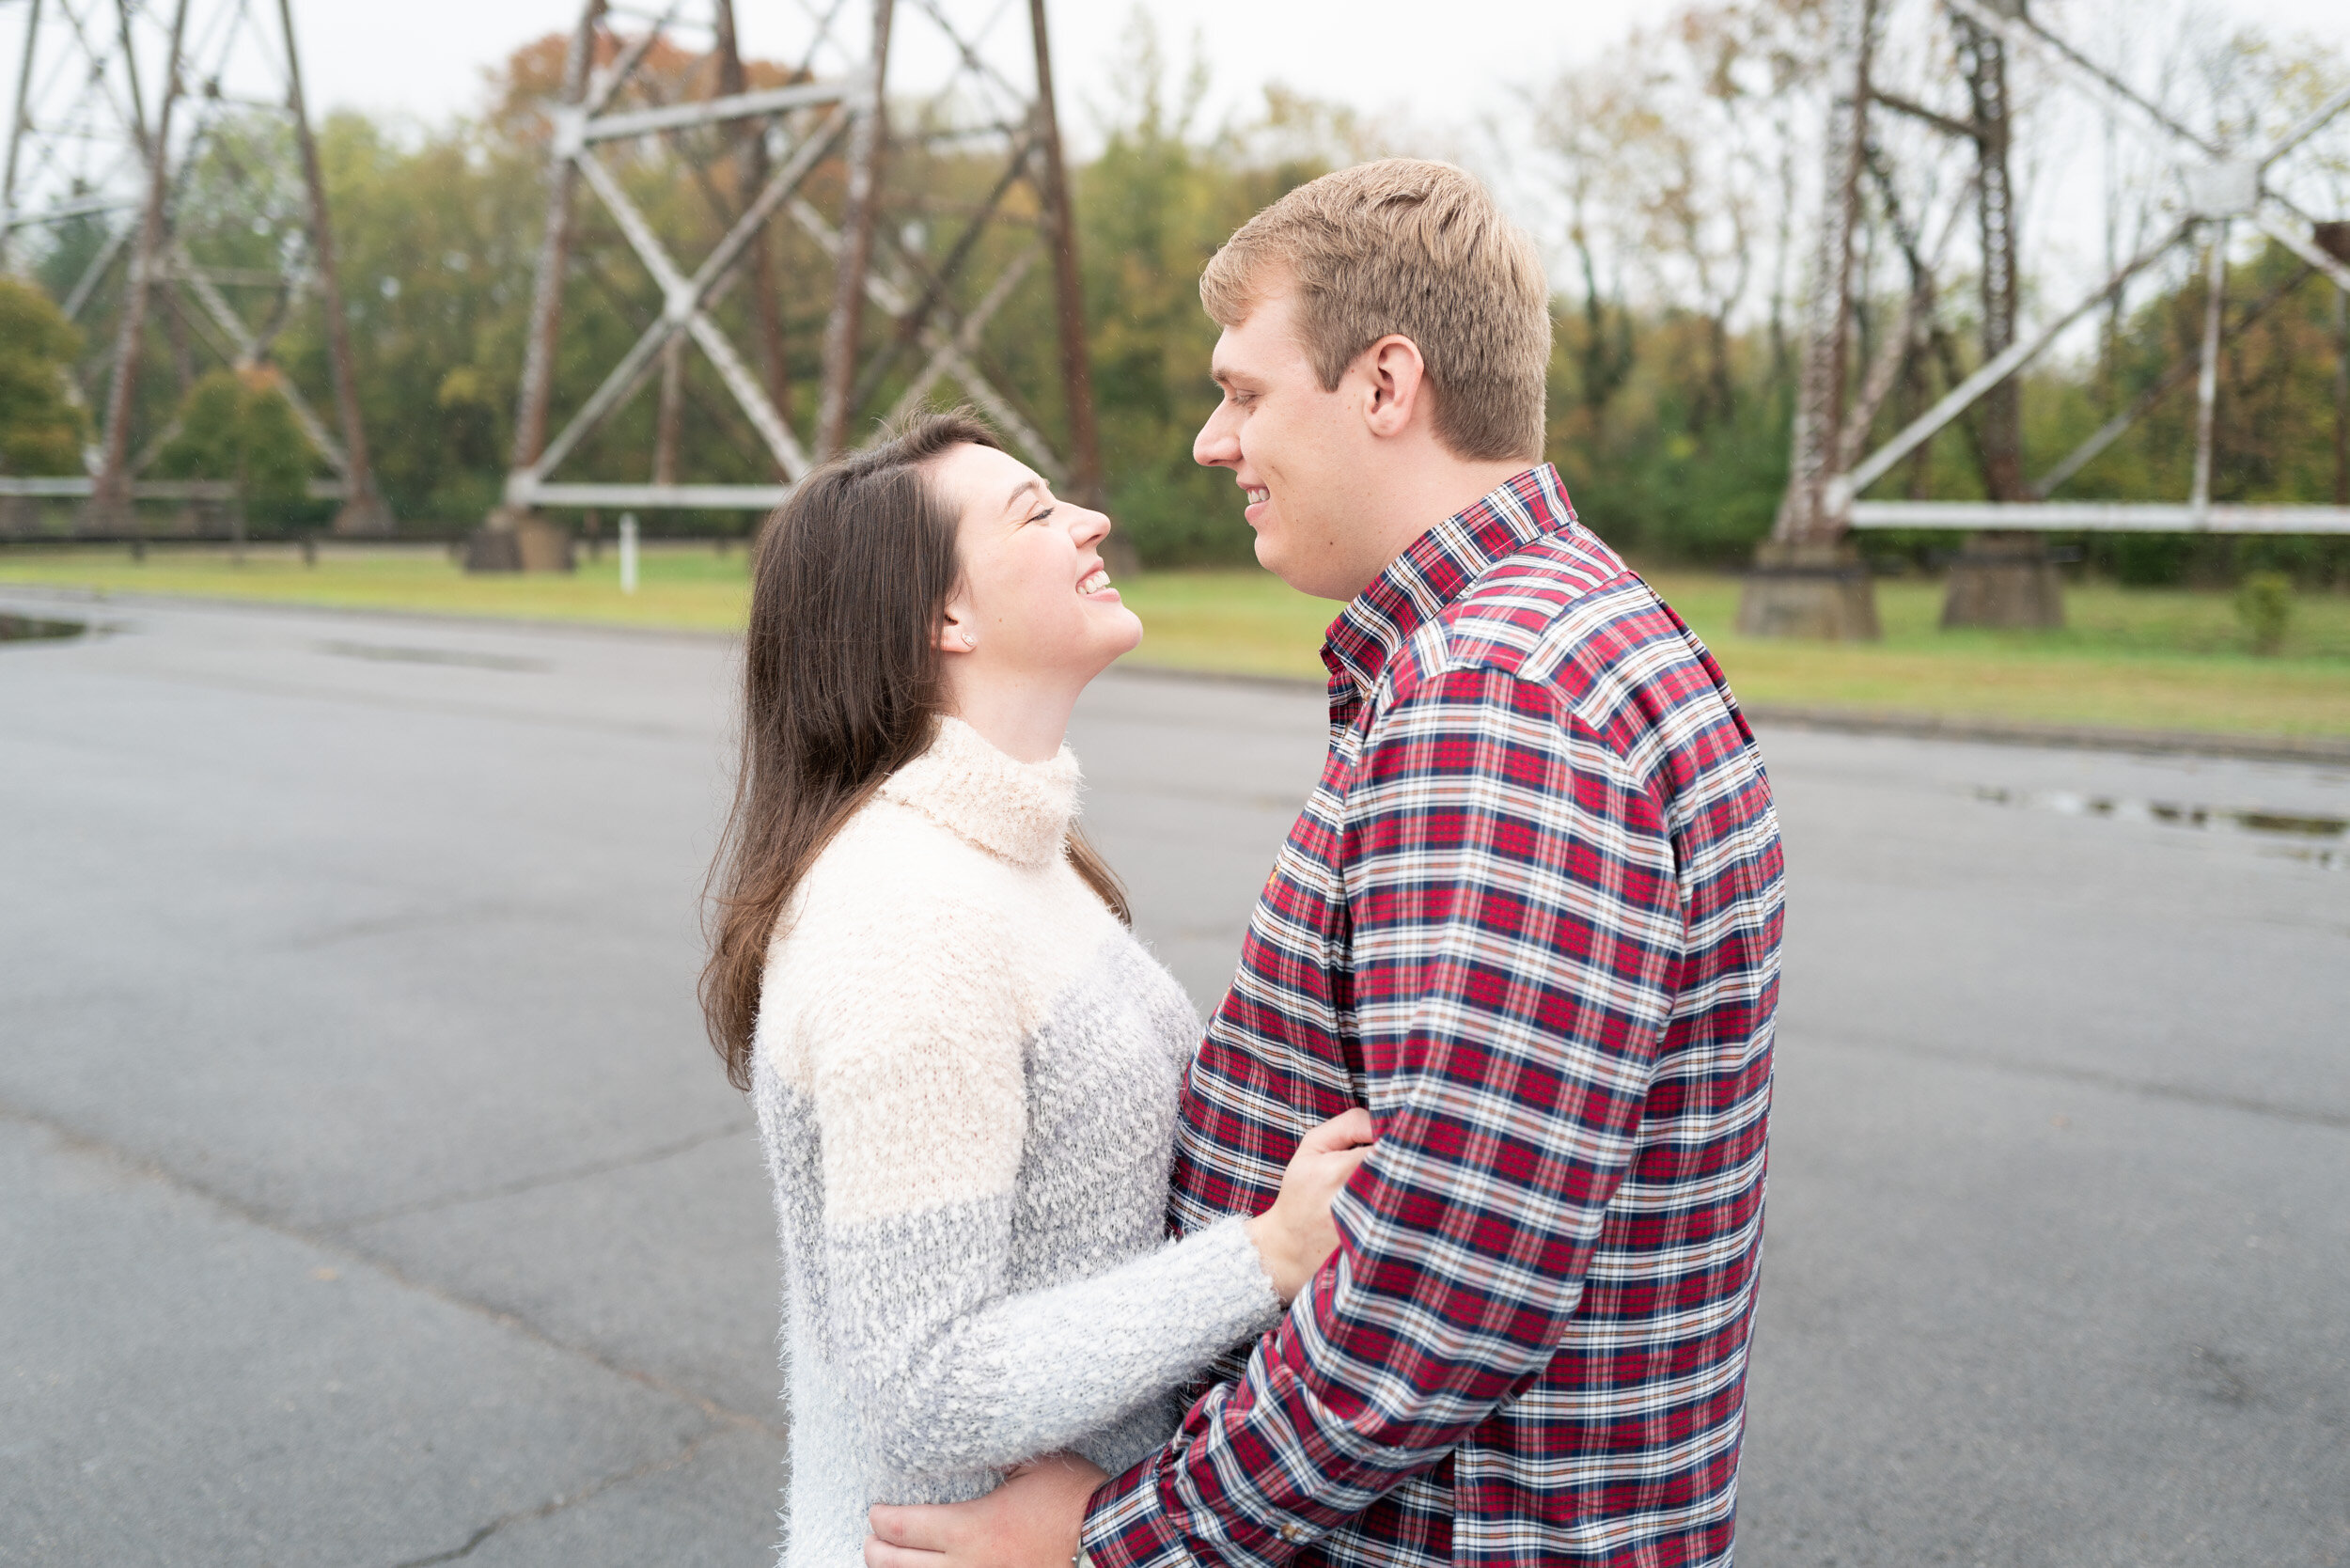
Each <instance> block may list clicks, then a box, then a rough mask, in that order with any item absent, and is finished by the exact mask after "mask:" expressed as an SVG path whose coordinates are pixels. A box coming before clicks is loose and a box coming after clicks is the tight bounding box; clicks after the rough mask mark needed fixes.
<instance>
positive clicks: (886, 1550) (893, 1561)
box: [865, 1535, 946, 1568]
mask: <svg viewBox="0 0 2350 1568" xmlns="http://www.w3.org/2000/svg"><path fill="white" fill-rule="evenodd" d="M945 1560H946V1559H945V1558H944V1557H943V1556H941V1555H940V1554H939V1553H937V1552H917V1551H916V1550H915V1549H914V1548H913V1547H911V1546H893V1545H891V1544H889V1543H888V1542H886V1541H884V1540H883V1539H882V1538H881V1537H880V1536H878V1535H869V1536H867V1537H866V1538H865V1568H938V1564H940V1563H941V1562H944V1561H945Z"/></svg>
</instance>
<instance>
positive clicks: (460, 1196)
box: [335, 1116, 758, 1235]
mask: <svg viewBox="0 0 2350 1568" xmlns="http://www.w3.org/2000/svg"><path fill="white" fill-rule="evenodd" d="M757 1125H758V1123H757V1122H756V1121H753V1120H752V1119H751V1118H749V1117H747V1116H738V1117H736V1118H734V1119H733V1120H731V1121H728V1122H726V1123H725V1124H724V1125H722V1126H717V1127H708V1128H704V1129H703V1130H702V1131H700V1132H698V1133H695V1134H693V1135H692V1136H690V1137H682V1138H680V1139H678V1140H677V1141H676V1142H674V1143H665V1144H662V1145H661V1146H660V1147H658V1148H655V1149H647V1150H645V1151H643V1152H639V1153H635V1154H622V1155H619V1156H618V1157H617V1158H614V1159H609V1160H591V1161H589V1162H588V1163H587V1164H586V1165H576V1166H572V1167H569V1168H565V1169H562V1170H550V1171H547V1172H544V1173H543V1174H541V1175H538V1176H525V1177H522V1178H520V1179H519V1180H516V1181H512V1182H505V1183H501V1184H498V1185H496V1186H493V1187H482V1188H480V1189H478V1191H474V1192H458V1193H450V1194H447V1195H446V1196H444V1197H440V1198H419V1199H417V1200H415V1201H414V1202H409V1203H394V1204H392V1205H391V1206H390V1207H388V1208H383V1209H377V1210H374V1211H373V1212H371V1213H368V1214H362V1215H356V1216H355V1217H353V1218H350V1219H343V1220H337V1222H336V1224H335V1232H336V1233H337V1234H338V1235H348V1234H349V1233H351V1232H352V1231H364V1230H365V1229H367V1228H368V1226H370V1225H378V1224H381V1223H383V1222H384V1220H387V1219H405V1218H407V1217H408V1216H409V1215H422V1214H432V1213H434V1212H436V1211H438V1210H441V1209H454V1208H460V1207H462V1206H463V1205H465V1204H467V1203H485V1202H488V1201H489V1200H491V1199H493V1198H512V1197H515V1196H516V1195H518V1194H521V1193H525V1192H536V1191H538V1190H539V1189H540V1188H541V1187H559V1186H561V1185H562V1184H564V1183H566V1182H577V1181H581V1180H583V1179H585V1178H587V1177H589V1176H608V1175H610V1174H611V1173H612V1172H614V1171H616V1170H630V1169H634V1168H636V1167H639V1166H648V1165H658V1164H660V1163H661V1162H662V1161H663V1160H666V1159H673V1158H675V1157H676V1156H677V1155H680V1154H684V1153H690V1152H692V1151H694V1150H696V1149H699V1148H700V1147H701V1146H702V1145H704V1144H706V1143H715V1142H717V1141H718V1140H719V1139H720V1138H726V1137H734V1136H736V1135H737V1134H740V1133H747V1132H749V1131H750V1130H751V1129H752V1128H753V1127H755V1126H757Z"/></svg>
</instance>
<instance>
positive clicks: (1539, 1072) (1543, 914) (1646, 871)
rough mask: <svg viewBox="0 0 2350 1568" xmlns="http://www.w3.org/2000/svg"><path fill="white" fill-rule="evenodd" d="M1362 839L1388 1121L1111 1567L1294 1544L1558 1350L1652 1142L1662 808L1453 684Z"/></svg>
mask: <svg viewBox="0 0 2350 1568" xmlns="http://www.w3.org/2000/svg"><path fill="white" fill-rule="evenodd" d="M1344 823H1345V826H1344V834H1343V839H1342V842H1341V844H1340V864H1341V867H1342V870H1343V875H1344V882H1345V889H1346V893H1345V907H1346V913H1347V915H1348V917H1350V918H1351V920H1352V924H1353V933H1352V953H1353V967H1352V987H1353V1002H1354V1010H1355V1018H1356V1024H1357V1031H1358V1037H1359V1041H1360V1047H1361V1054H1362V1060H1361V1075H1362V1081H1363V1084H1364V1087H1365V1091H1366V1095H1367V1098H1368V1099H1369V1101H1370V1110H1371V1118H1372V1121H1373V1122H1374V1124H1375V1127H1376V1132H1377V1137H1378V1143H1377V1146H1376V1148H1375V1149H1374V1150H1373V1151H1372V1152H1371V1155H1370V1157H1369V1158H1368V1159H1366V1160H1365V1161H1364V1163H1363V1166H1362V1168H1361V1169H1360V1170H1358V1171H1357V1172H1356V1174H1355V1177H1354V1179H1353V1180H1352V1181H1351V1182H1350V1183H1349V1184H1348V1186H1347V1189H1346V1191H1345V1192H1344V1193H1343V1194H1342V1195H1341V1196H1340V1200H1339V1202H1338V1204H1337V1206H1336V1209H1335V1215H1336V1217H1337V1221H1338V1229H1339V1232H1340V1246H1339V1249H1338V1251H1337V1252H1336V1253H1335V1254H1334V1255H1333V1256H1332V1259H1331V1261H1330V1262H1328V1263H1326V1264H1325V1265H1324V1268H1323V1269H1322V1271H1321V1273H1320V1274H1319V1275H1317V1276H1316V1278H1314V1280H1313V1281H1312V1282H1311V1284H1310V1285H1309V1286H1308V1289H1307V1290H1306V1292H1305V1293H1304V1294H1301V1295H1300V1296H1299V1297H1298V1298H1297V1300H1296V1302H1295V1303H1294V1304H1293V1307H1292V1309H1291V1311H1290V1313H1289V1316H1288V1317H1287V1318H1286V1319H1285V1320H1284V1321H1283V1323H1282V1324H1281V1325H1280V1327H1279V1328H1278V1330H1277V1332H1275V1333H1274V1334H1272V1335H1269V1336H1267V1337H1266V1338H1265V1339H1264V1340H1263V1341H1261V1342H1260V1344H1259V1345H1258V1347H1257V1349H1256V1351H1255V1353H1254V1354H1253V1356H1251V1357H1250V1358H1249V1361H1248V1365H1247V1369H1246V1372H1245V1374H1244V1375H1243V1376H1242V1377H1241V1378H1240V1379H1239V1380H1238V1381H1236V1382H1230V1383H1223V1384H1219V1385H1217V1386H1216V1387H1215V1388H1213V1389H1211V1390H1210V1391H1209V1392H1208V1393H1207V1394H1206V1395H1204V1396H1203V1397H1202V1398H1201V1399H1200V1400H1199V1401H1198V1402H1197V1403H1195V1404H1194V1405H1193V1406H1192V1408H1191V1410H1190V1412H1189V1414H1188V1415H1187V1416H1186V1418H1185V1419H1184V1422H1183V1427H1182V1429H1181V1430H1180V1431H1179V1432H1178V1433H1177V1435H1176V1436H1175V1438H1174V1439H1173V1440H1172V1441H1171V1442H1170V1443H1169V1444H1168V1445H1167V1447H1165V1448H1163V1449H1162V1450H1160V1451H1159V1452H1158V1453H1157V1454H1156V1455H1154V1456H1153V1457H1152V1458H1150V1459H1148V1460H1145V1461H1144V1462H1143V1463H1142V1464H1140V1465H1137V1466H1135V1467H1134V1468H1133V1469H1131V1470H1129V1471H1127V1472H1126V1473H1125V1474H1124V1475H1122V1476H1120V1477H1119V1478H1118V1479H1117V1480H1116V1481H1114V1482H1110V1483H1109V1484H1108V1485H1106V1486H1105V1487H1104V1488H1103V1489H1102V1490H1101V1491H1100V1492H1098V1493H1096V1494H1095V1497H1094V1499H1093V1506H1092V1510H1091V1512H1090V1514H1089V1518H1088V1520H1087V1525H1086V1531H1085V1541H1086V1546H1087V1550H1088V1553H1089V1557H1090V1560H1091V1561H1092V1563H1093V1564H1094V1565H1095V1568H1128V1565H1132V1564H1152V1565H1159V1564H1166V1565H1170V1568H1171V1565H1173V1564H1176V1563H1180V1562H1184V1561H1190V1560H1197V1561H1199V1562H1208V1563H1235V1564H1273V1563H1278V1562H1281V1561H1283V1560H1286V1559H1287V1558H1289V1557H1291V1556H1292V1555H1293V1554H1294V1553H1295V1552H1296V1551H1297V1549H1298V1548H1299V1547H1301V1546H1303V1545H1305V1544H1308V1543H1309V1542H1312V1541H1314V1540H1315V1539H1317V1538H1318V1537H1320V1536H1321V1535H1323V1534H1324V1533H1325V1532H1326V1531H1328V1530H1330V1529H1334V1528H1336V1527H1338V1526H1340V1525H1343V1524H1345V1523H1347V1522H1349V1521H1350V1520H1352V1519H1353V1518H1354V1517H1355V1515H1357V1514H1359V1513H1362V1512H1363V1511H1364V1510H1365V1509H1367V1508H1369V1507H1370V1506H1371V1504H1372V1503H1374V1502H1375V1501H1377V1500H1378V1498H1379V1497H1381V1496H1383V1495H1384V1494H1386V1493H1387V1492H1388V1491H1389V1490H1391V1489H1392V1488H1394V1487H1396V1486H1398V1485H1400V1484H1402V1482H1404V1481H1406V1480H1408V1479H1410V1478H1411V1477H1412V1476H1414V1475H1416V1474H1418V1473H1419V1472H1421V1471H1423V1470H1426V1469H1428V1468H1430V1467H1432V1466H1434V1465H1436V1464H1437V1463H1438V1462H1439V1461H1440V1460H1442V1459H1443V1457H1444V1456H1445V1455H1446V1454H1447V1453H1448V1452H1449V1451H1450V1450H1452V1449H1453V1448H1455V1447H1456V1446H1458V1444H1459V1443H1460V1442H1461V1441H1462V1440H1463V1439H1464V1438H1465V1436H1467V1435H1468V1434H1469V1433H1470V1432H1471V1431H1473V1430H1474V1429H1475V1428H1476V1427H1477V1426H1478V1425H1479V1424H1480V1423H1481V1422H1482V1421H1483V1420H1484V1419H1486V1417H1487V1416H1488V1415H1490V1414H1491V1413H1492V1412H1493V1411H1494V1409H1495V1408H1496V1406H1497V1405H1499V1404H1500V1403H1503V1402H1504V1401H1506V1400H1507V1399H1509V1398H1510V1397H1511V1396H1512V1395H1513V1394H1514V1393H1516V1392H1517V1391H1518V1390H1520V1389H1522V1388H1524V1387H1525V1386H1526V1385H1527V1384H1528V1382H1530V1381H1531V1380H1532V1379H1533V1378H1535V1377H1536V1376H1538V1375H1539V1374H1540V1373H1541V1372H1543V1369H1544V1368H1545V1367H1546V1366H1547V1365H1548V1364H1549V1362H1550V1360H1551V1358H1552V1357H1553V1356H1554V1355H1555V1354H1556V1353H1557V1350H1558V1348H1559V1341H1560V1339H1561V1336H1562V1333H1563V1331H1564V1329H1565V1326H1566V1324H1567V1322H1568V1320H1569V1319H1570V1318H1571V1317H1572V1316H1573V1314H1574V1312H1575V1307H1576V1304H1577V1303H1578V1302H1579V1301H1580V1299H1581V1297H1582V1294H1583V1285H1584V1279H1585V1276H1586V1272H1587V1270H1588V1269H1589V1267H1590V1259H1591V1254H1592V1250H1593V1247H1594V1246H1595V1244H1596V1243H1597V1241H1598V1238H1599V1235H1600V1231H1601V1228H1602V1225H1603V1223H1604V1222H1605V1219H1606V1210H1607V1206H1608V1204H1609V1202H1610V1200H1612V1199H1613V1197H1614V1196H1615V1193H1616V1189H1617V1187H1618V1185H1619V1184H1621V1183H1622V1180H1623V1178H1624V1174H1625V1171H1626V1169H1627V1168H1628V1166H1629V1164H1630V1161H1631V1158H1632V1155H1633V1152H1634V1147H1635V1142H1636V1135H1637V1129H1638V1126H1639V1121H1640V1118H1641V1114H1642V1110H1643V1106H1644V1105H1645V1102H1646V1099H1647V1096H1648V1091H1649V1086H1650V1082H1651V1079H1652V1077H1653V1072H1654V1065H1655V1058H1656V1052H1657V1049H1658V1046H1659V1043H1660V1042H1661V1040H1662V1038H1663V1035H1664V1032H1665V1029H1666V1027H1667V1024H1668V1022H1669V1017H1670V1014H1671V1011H1672V1005H1673V1004H1672V998H1673V996H1674V992H1675V988H1676V984H1677V980H1678V972H1679V968H1680V964H1681V954H1682V951H1683V943H1684V925H1683V919H1682V903H1681V895H1680V891H1679V885H1678V881H1677V878H1676V875H1675V863H1674V856H1673V851H1672V845H1671V841H1670V839H1669V835H1668V833H1667V829H1666V824H1665V822H1664V818H1663V813H1662V811H1661V809H1660V808H1659V805H1658V803H1657V801H1656V799H1655V797H1654V796H1653V793H1652V792H1651V791H1650V790H1649V789H1648V788H1647V786H1646V785H1645V784H1644V783H1643V782H1642V780H1641V779H1640V777H1639V776H1638V775H1637V771H1636V769H1635V768H1634V767H1633V766H1631V765H1630V764H1629V763H1628V762H1627V761H1626V760H1625V759H1624V758H1622V756H1620V755H1619V754H1618V753H1617V751H1616V750H1615V749H1614V748H1613V747H1611V746H1610V745H1608V744H1607V743H1606V739H1605V738H1604V737H1603V736H1601V735H1598V734H1596V733H1594V732H1593V731H1592V730H1591V729H1590V728H1588V727H1587V726H1585V725H1584V724H1583V723H1582V722H1581V721H1580V720H1578V719H1577V718H1575V716H1574V715H1573V714H1572V713H1570V712H1568V711H1567V710H1566V709H1565V707H1564V705H1563V704H1562V703H1561V702H1560V701H1559V698H1558V697H1557V696H1556V694H1555V693H1554V692H1553V691H1552V690H1551V689H1550V688H1549V687H1547V686H1545V685H1542V684H1539V683H1536V682H1528V681H1525V680H1522V679H1521V678H1519V677H1517V676H1515V675H1513V674H1511V673H1508V672H1506V671H1497V670H1491V669H1465V670H1456V671H1447V672H1442V673H1439V674H1437V675H1434V676H1432V677H1431V678H1430V679H1429V680H1428V681H1427V682H1424V683H1422V684H1421V685H1420V686H1419V687H1418V688H1417V689H1416V690H1414V691H1413V692H1411V693H1410V694H1408V695H1407V696H1404V697H1402V698H1398V699H1397V700H1396V701H1395V702H1394V703H1393V704H1392V705H1391V706H1390V707H1389V708H1388V709H1387V711H1386V712H1385V713H1381V714H1380V715H1379V716H1378V717H1377V718H1376V719H1375V720H1374V721H1373V723H1372V725H1371V731H1370V733H1369V734H1368V735H1367V736H1366V738H1365V742H1364V754H1363V758H1362V761H1361V763H1360V765H1359V766H1358V768H1357V770H1356V775H1355V782H1354V784H1353V785H1352V787H1351V789H1350V791H1349V794H1348V798H1347V801H1346V804H1345V808H1344Z"/></svg>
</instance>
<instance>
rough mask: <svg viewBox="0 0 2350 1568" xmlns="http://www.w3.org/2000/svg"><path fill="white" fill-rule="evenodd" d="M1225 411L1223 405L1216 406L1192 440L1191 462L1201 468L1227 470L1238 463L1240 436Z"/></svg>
mask: <svg viewBox="0 0 2350 1568" xmlns="http://www.w3.org/2000/svg"><path fill="white" fill-rule="evenodd" d="M1225 410H1226V405H1225V404H1223V403H1218V404H1216V406H1215V412H1214V413H1213V414H1211V415H1209V416H1208V422H1207V423H1206V424H1204V425H1202V426H1200V427H1199V434H1198V435H1196V436H1194V437H1193V438H1192V443H1191V461H1192V462H1194V463H1198V464H1199V466H1200V467H1202V468H1229V467H1231V466H1233V465H1234V464H1236V463H1239V462H1240V436H1239V435H1238V434H1237V433H1236V432H1235V431H1234V429H1233V426H1232V421H1231V419H1230V417H1228V416H1227V415H1226V412H1225Z"/></svg>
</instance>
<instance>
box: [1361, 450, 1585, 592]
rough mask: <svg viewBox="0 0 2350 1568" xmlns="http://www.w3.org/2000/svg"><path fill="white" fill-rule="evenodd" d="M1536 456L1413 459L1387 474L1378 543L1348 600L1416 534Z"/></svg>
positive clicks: (1376, 526) (1375, 530) (1376, 524)
mask: <svg viewBox="0 0 2350 1568" xmlns="http://www.w3.org/2000/svg"><path fill="white" fill-rule="evenodd" d="M1540 461H1541V460H1540V459H1535V460H1533V461H1530V462H1529V461H1528V460H1525V459H1521V458H1504V459H1501V460H1500V461H1498V462H1466V461H1463V460H1461V459H1457V458H1448V459H1446V460H1445V461H1444V462H1442V463H1414V464H1411V465H1409V466H1408V467H1404V468H1402V469H1401V470H1400V471H1399V472H1397V473H1395V474H1392V475H1390V476H1388V477H1387V483H1385V484H1383V485H1381V486H1380V497H1379V507H1378V511H1377V513H1376V515H1375V516H1374V517H1373V518H1371V530H1370V531H1371V534H1372V536H1373V537H1374V538H1376V539H1377V540H1378V541H1379V543H1380V546H1381V548H1380V549H1379V550H1378V551H1377V552H1375V554H1376V564H1375V565H1373V566H1372V567H1371V571H1370V572H1368V573H1367V574H1365V575H1364V576H1363V579H1362V581H1361V582H1359V583H1357V584H1355V587H1354V588H1353V590H1352V591H1350V592H1349V593H1348V594H1347V597H1348V598H1349V599H1352V598H1355V596H1357V595H1359V594H1360V593H1361V592H1362V591H1363V589H1365V588H1369V587H1371V584H1372V583H1374V582H1376V581H1377V580H1378V577H1379V574H1380V573H1381V572H1385V571H1387V568H1388V567H1390V566H1392V565H1394V564H1395V558H1396V557H1398V556H1401V555H1402V554H1403V552H1404V551H1406V550H1408V549H1410V548H1411V547H1412V545H1413V542H1414V541H1417V540H1418V538H1419V536H1420V535H1422V534H1424V533H1426V532H1427V531H1428V530H1429V529H1431V528H1433V527H1434V526H1435V525H1437V524H1439V523H1441V522H1443V521H1444V520H1445V519H1446V518H1448V517H1454V516H1457V515H1459V514H1460V513H1462V512H1465V511H1466V510H1468V509H1469V508H1471V507H1473V506H1475V505H1476V504H1477V503H1478V502H1480V501H1481V500H1483V499H1484V498H1485V497H1486V496H1488V495H1490V494H1493V493H1494V492H1495V491H1496V490H1498V489H1500V488H1501V487H1502V486H1503V485H1505V484H1507V483H1509V482H1510V481H1511V480H1512V479H1514V478H1517V477H1518V476H1519V475H1520V474H1523V473H1525V472H1526V471H1527V470H1528V469H1529V468H1532V467H1535V466H1537V464H1538V463H1540Z"/></svg>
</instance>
